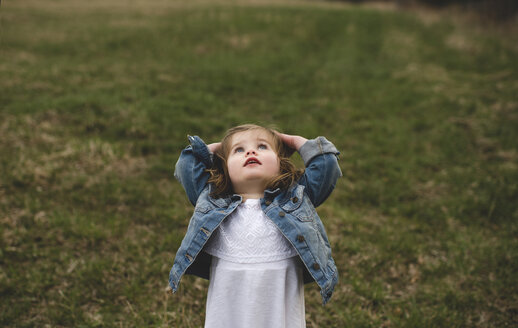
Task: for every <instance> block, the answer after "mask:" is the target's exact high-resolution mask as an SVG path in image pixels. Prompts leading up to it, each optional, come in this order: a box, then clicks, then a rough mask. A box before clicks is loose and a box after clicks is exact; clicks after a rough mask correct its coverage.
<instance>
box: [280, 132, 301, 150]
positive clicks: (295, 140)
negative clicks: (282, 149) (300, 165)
mask: <svg viewBox="0 0 518 328" xmlns="http://www.w3.org/2000/svg"><path fill="white" fill-rule="evenodd" d="M277 135H278V136H279V137H280V138H281V140H282V142H284V144H285V145H286V146H287V147H288V148H291V149H293V150H294V151H295V150H297V151H298V150H299V149H300V147H302V145H303V144H305V143H306V141H308V139H306V138H304V137H301V136H294V135H289V134H285V133H280V132H277Z"/></svg>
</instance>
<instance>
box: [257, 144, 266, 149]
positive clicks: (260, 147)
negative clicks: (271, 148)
mask: <svg viewBox="0 0 518 328" xmlns="http://www.w3.org/2000/svg"><path fill="white" fill-rule="evenodd" d="M257 148H258V149H262V150H265V149H268V147H267V146H266V145H262V144H261V145H259V147H257Z"/></svg>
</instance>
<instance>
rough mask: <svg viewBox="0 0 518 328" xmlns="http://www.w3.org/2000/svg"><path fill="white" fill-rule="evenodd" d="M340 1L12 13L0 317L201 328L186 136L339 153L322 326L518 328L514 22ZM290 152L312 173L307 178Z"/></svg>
mask: <svg viewBox="0 0 518 328" xmlns="http://www.w3.org/2000/svg"><path fill="white" fill-rule="evenodd" d="M509 24H510V25H509V26H506V27H501V26H495V25H491V24H488V23H486V22H476V21H472V20H463V19H459V18H458V17H457V16H453V15H441V14H434V13H432V12H426V11H423V12H419V11H417V12H416V11H402V10H395V9H391V8H388V9H387V8H381V9H380V8H379V7H367V6H353V5H344V4H340V3H336V2H323V1H303V0H279V1H266V0H264V1H261V0H253V1H244V0H234V1H232V0H227V1H224V0H219V1H202V0H193V1H189V2H187V1H179V0H170V1H164V0H147V1H144V0H110V1H101V0H93V1H79V0H67V1H64V0H38V1H36V0H26V1H18V0H8V1H2V2H1V4H0V167H1V170H0V326H3V327H201V326H203V321H204V306H205V294H206V289H207V286H208V284H207V282H206V281H204V280H201V279H198V278H194V277H190V276H186V277H184V278H183V279H182V285H181V288H180V290H179V292H178V293H176V294H174V295H172V294H170V293H168V291H167V285H168V284H167V279H168V274H169V270H170V267H171V265H172V263H173V258H174V255H175V251H176V249H177V248H178V246H179V244H180V241H181V239H182V237H183V234H184V233H185V231H186V228H187V224H188V221H189V218H190V216H191V214H192V211H193V208H192V206H191V205H190V203H189V202H188V200H187V197H186V196H185V194H184V192H183V189H182V187H181V186H180V184H179V183H178V182H177V181H175V179H174V177H173V167H174V163H175V162H176V160H177V158H178V156H179V153H180V151H181V150H182V149H183V148H184V147H185V146H186V145H187V135H188V134H189V135H199V136H201V137H202V138H203V139H204V140H205V141H206V142H215V141H217V140H219V139H220V138H221V137H222V136H223V134H224V132H225V131H226V129H228V128H230V127H232V126H234V125H237V124H242V123H251V122H253V123H259V124H265V125H275V126H276V127H277V128H278V129H279V130H281V131H283V132H286V133H290V134H298V135H303V136H305V137H307V138H313V137H316V136H319V135H324V136H326V137H327V138H328V139H329V140H331V141H333V142H334V143H335V145H336V146H337V148H338V149H339V150H340V151H341V155H340V166H341V169H342V172H343V177H342V178H341V179H340V180H339V182H338V185H337V188H336V189H335V191H334V193H333V194H332V196H331V197H330V198H329V199H328V200H327V201H326V202H325V203H324V204H323V205H322V206H320V207H319V208H318V211H319V214H320V216H321V217H322V218H323V221H324V224H325V225H326V229H327V232H328V235H329V238H330V242H331V245H332V247H333V255H334V257H335V260H336V262H337V266H338V269H339V271H340V282H339V284H338V285H337V288H336V290H335V293H334V295H333V298H332V299H331V301H330V303H328V304H327V305H326V306H324V307H323V306H322V305H321V302H320V298H319V294H318V288H317V286H316V285H314V284H310V285H307V286H306V288H305V294H306V319H307V325H308V327H516V326H518V206H517V204H518V202H517V200H518V61H517V60H516V58H517V57H518V46H517V45H518V37H517V35H518V33H513V32H512V31H515V32H516V31H517V29H516V26H513V25H512V24H511V23H509ZM297 156H298V155H294V161H295V162H296V163H297V165H302V163H301V160H300V158H299V157H297Z"/></svg>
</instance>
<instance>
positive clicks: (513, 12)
mask: <svg viewBox="0 0 518 328" xmlns="http://www.w3.org/2000/svg"><path fill="white" fill-rule="evenodd" d="M339 1H346V2H355V3H361V2H369V1H380V0H339ZM382 1H385V2H396V3H397V4H398V6H402V7H405V6H412V5H426V6H429V7H435V8H444V7H448V6H456V7H460V8H462V9H463V10H466V11H470V12H473V13H477V14H479V15H480V16H481V17H483V18H487V19H491V20H495V21H508V20H511V19H514V18H516V16H517V14H518V0H382Z"/></svg>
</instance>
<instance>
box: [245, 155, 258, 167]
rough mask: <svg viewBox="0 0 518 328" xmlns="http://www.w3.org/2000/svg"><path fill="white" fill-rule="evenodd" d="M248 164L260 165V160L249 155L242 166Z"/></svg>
mask: <svg viewBox="0 0 518 328" xmlns="http://www.w3.org/2000/svg"><path fill="white" fill-rule="evenodd" d="M249 164H259V165H261V162H260V161H259V160H258V159H257V158H255V157H250V158H249V159H247V160H246V162H245V165H243V166H247V165H249Z"/></svg>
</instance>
